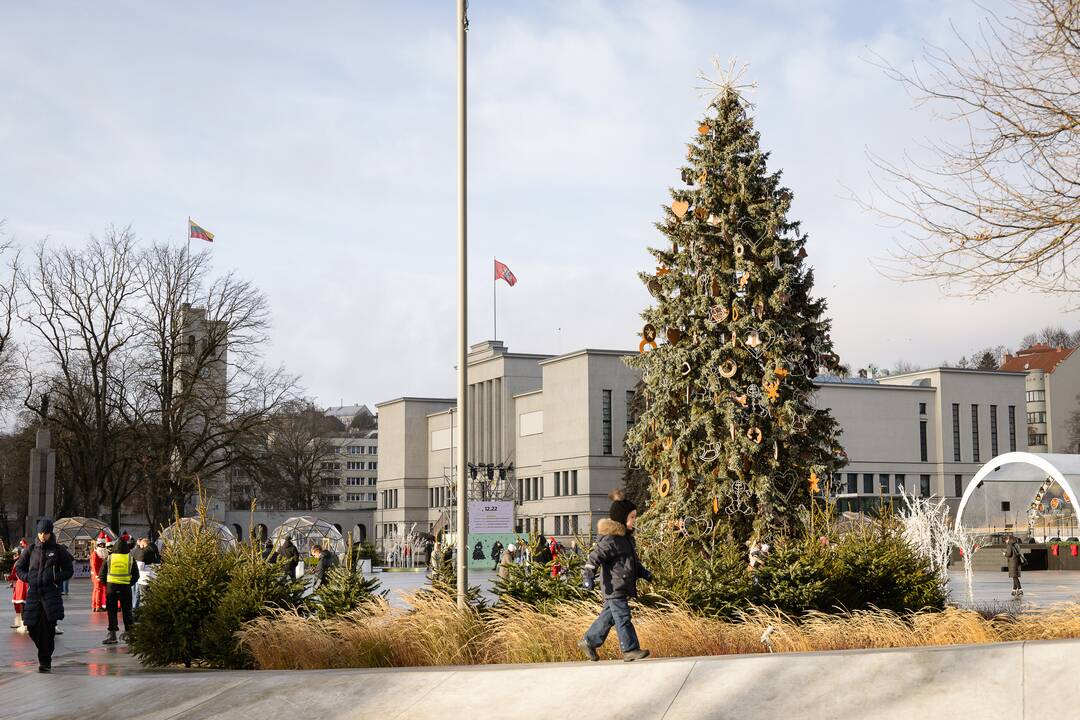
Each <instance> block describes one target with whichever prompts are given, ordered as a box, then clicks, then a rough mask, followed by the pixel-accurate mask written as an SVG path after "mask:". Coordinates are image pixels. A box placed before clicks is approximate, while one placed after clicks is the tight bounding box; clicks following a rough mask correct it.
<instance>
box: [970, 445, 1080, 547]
mask: <svg viewBox="0 0 1080 720" xmlns="http://www.w3.org/2000/svg"><path fill="white" fill-rule="evenodd" d="M1073 485H1076V486H1077V487H1080V455H1066V454H1062V453H1028V452H1011V453H1006V454H1004V455H999V456H997V457H995V458H993V459H992V460H990V461H989V462H987V463H986V464H985V465H983V466H982V467H981V468H979V471H978V472H977V473H975V477H973V478H972V479H971V482H969V483H968V484H967V487H966V488H965V489H964V493H963V495H962V496H961V498H960V504H959V505H958V506H957V508H956V528H957V529H960V528H961V527H964V528H966V529H968V530H976V531H978V530H983V531H986V532H990V533H993V532H995V531H997V530H999V529H1000V530H1002V531H1004V530H1011V531H1014V532H1017V533H1026V532H1029V531H1030V534H1031V536H1032V538H1034V537H1035V536H1036V535H1039V536H1041V537H1042V538H1043V540H1042V541H1043V542H1045V541H1046V538H1048V537H1050V536H1052V535H1057V534H1058V533H1059V531H1060V532H1063V533H1067V534H1068V535H1075V534H1076V532H1077V520H1076V494H1075V493H1074V492H1073V487H1072V486H1073Z"/></svg>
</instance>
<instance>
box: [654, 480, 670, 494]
mask: <svg viewBox="0 0 1080 720" xmlns="http://www.w3.org/2000/svg"><path fill="white" fill-rule="evenodd" d="M657 490H658V491H659V492H660V497H667V496H668V495H669V494H671V481H669V480H668V479H667V478H661V479H660V487H658V488H657Z"/></svg>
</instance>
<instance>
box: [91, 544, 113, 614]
mask: <svg viewBox="0 0 1080 720" xmlns="http://www.w3.org/2000/svg"><path fill="white" fill-rule="evenodd" d="M107 542H108V539H107V537H106V535H105V531H102V532H101V533H99V534H98V536H97V541H96V542H95V543H94V552H92V553H90V587H91V589H90V612H105V583H103V582H101V581H99V580H98V574H99V573H100V572H101V567H102V565H104V564H105V561H106V560H108V559H109V548H108V547H107V546H106V543H107Z"/></svg>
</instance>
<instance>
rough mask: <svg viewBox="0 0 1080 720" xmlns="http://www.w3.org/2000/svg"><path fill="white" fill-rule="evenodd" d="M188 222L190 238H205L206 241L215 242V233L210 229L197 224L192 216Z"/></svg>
mask: <svg viewBox="0 0 1080 720" xmlns="http://www.w3.org/2000/svg"><path fill="white" fill-rule="evenodd" d="M187 224H188V238H189V239H191V238H194V239H195V240H205V241H206V242H214V233H212V232H210V231H209V230H205V229H203V228H201V227H199V226H198V225H196V224H195V223H194V222H193V221H192V219H191V218H188V219H187Z"/></svg>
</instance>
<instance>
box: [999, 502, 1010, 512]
mask: <svg viewBox="0 0 1080 720" xmlns="http://www.w3.org/2000/svg"><path fill="white" fill-rule="evenodd" d="M1009 508H1010V505H1009V501H1008V500H1002V501H1001V512H1009Z"/></svg>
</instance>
